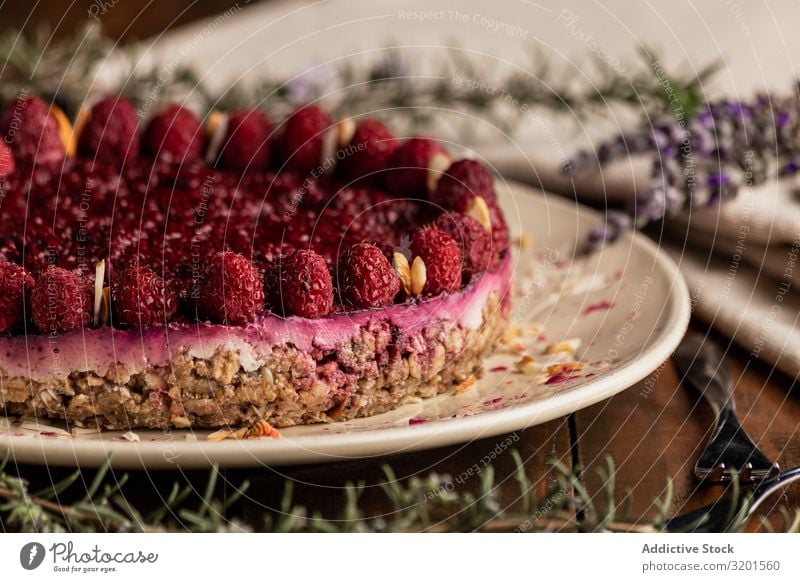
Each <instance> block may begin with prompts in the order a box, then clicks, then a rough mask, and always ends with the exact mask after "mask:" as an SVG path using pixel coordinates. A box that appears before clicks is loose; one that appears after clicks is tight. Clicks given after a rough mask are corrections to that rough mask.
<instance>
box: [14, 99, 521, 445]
mask: <svg viewBox="0 0 800 582" xmlns="http://www.w3.org/2000/svg"><path fill="white" fill-rule="evenodd" d="M75 117H76V121H75V123H74V127H73V124H71V123H70V121H69V120H68V118H67V116H66V115H65V114H64V113H62V112H61V111H60V110H59V109H57V108H56V107H51V106H49V105H48V104H46V103H45V102H44V101H42V100H41V99H39V98H37V97H34V96H30V95H25V96H22V97H21V98H19V99H17V100H15V101H12V102H11V103H8V104H7V105H6V109H5V113H4V115H3V119H2V127H0V131H2V134H3V136H4V140H3V142H2V143H1V144H0V220H2V223H1V224H2V226H0V334H1V335H0V410H3V411H4V412H5V414H9V415H20V416H37V417H45V418H60V419H65V420H66V421H67V422H68V423H71V424H73V425H76V426H98V427H104V428H117V429H118V428H131V427H152V428H155V427H162V428H169V427H190V426H194V427H218V426H252V425H257V424H259V423H261V425H263V424H264V423H269V424H270V425H272V426H275V427H285V426H291V425H296V424H306V423H317V422H330V421H336V420H346V419H351V418H354V417H358V416H369V415H374V414H377V413H381V412H384V411H387V410H391V409H393V408H396V407H398V406H400V405H402V404H403V403H406V402H410V401H414V400H417V399H419V398H425V397H429V396H433V395H436V394H438V393H442V392H444V391H446V390H448V389H449V388H450V387H452V386H453V385H454V384H457V383H460V382H463V381H465V380H467V379H468V378H470V377H471V376H472V375H474V374H477V373H479V372H480V368H481V364H482V361H483V359H484V358H485V356H486V355H487V354H489V353H490V352H491V351H492V350H493V349H494V347H495V346H496V345H497V343H498V342H499V340H500V338H501V336H502V335H503V333H504V331H505V327H506V324H507V319H508V310H509V295H508V288H509V282H510V278H511V262H510V257H509V250H508V230H507V227H506V222H505V220H504V218H503V215H502V212H501V211H500V209H499V206H498V204H497V200H496V197H495V192H494V186H493V181H492V178H491V175H490V174H489V172H488V171H487V170H486V169H485V168H484V167H483V166H482V165H481V164H480V163H478V162H476V161H474V160H468V159H464V160H455V161H454V160H452V159H451V157H450V155H449V154H448V153H447V151H446V150H445V149H444V148H443V147H442V145H441V144H439V143H438V142H437V141H435V140H433V139H431V138H428V137H412V138H408V139H397V138H395V136H394V135H393V134H392V132H391V131H390V130H389V129H388V128H387V127H386V126H385V125H384V124H382V123H381V122H379V121H377V120H375V119H371V118H364V119H359V120H352V119H344V120H338V121H334V120H332V119H331V118H330V117H329V115H328V114H326V112H325V111H323V110H322V109H321V108H319V107H316V106H313V105H306V106H303V107H300V108H298V109H297V110H296V111H295V112H294V113H292V114H291V115H290V116H289V117H288V119H285V120H283V122H282V123H280V124H275V123H273V121H272V120H271V119H270V118H269V117H268V116H267V115H266V114H265V113H264V112H263V111H261V110H256V109H253V110H242V111H233V112H229V113H222V112H219V111H214V112H211V113H210V114H209V115H207V116H206V121H205V123H204V122H202V121H201V120H200V118H199V117H198V116H197V115H196V114H195V113H193V112H192V111H190V110H189V109H187V108H184V107H182V106H179V105H171V106H169V107H166V108H165V109H163V110H162V111H160V112H159V113H157V114H156V115H154V116H152V117H151V118H150V119H148V120H142V119H140V115H139V112H137V110H136V108H135V106H134V105H133V104H132V103H130V102H129V101H127V100H126V99H124V98H121V97H109V98H104V99H101V100H99V101H96V102H95V103H94V104H93V105H92V106H91V107H88V108H86V109H85V110H83V111H81V112H79V113H78V114H77V115H76V116H75Z"/></svg>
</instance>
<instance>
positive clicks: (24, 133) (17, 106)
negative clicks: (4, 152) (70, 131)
mask: <svg viewBox="0 0 800 582" xmlns="http://www.w3.org/2000/svg"><path fill="white" fill-rule="evenodd" d="M2 133H3V136H4V137H5V140H6V143H7V144H9V145H10V146H11V150H12V151H13V152H14V158H15V159H16V161H18V162H20V163H22V164H25V165H28V166H33V165H35V164H51V163H54V162H58V161H61V160H62V159H63V158H64V155H65V153H66V150H65V148H64V142H62V141H61V136H60V134H59V130H58V122H57V121H56V119H55V117H53V116H52V115H51V114H50V108H49V107H48V106H47V104H46V103H45V102H44V101H42V100H41V99H39V98H38V97H22V98H18V99H14V100H13V101H12V102H11V103H9V104H8V107H6V110H5V113H4V114H3V122H2Z"/></svg>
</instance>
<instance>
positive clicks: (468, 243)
mask: <svg viewBox="0 0 800 582" xmlns="http://www.w3.org/2000/svg"><path fill="white" fill-rule="evenodd" d="M435 226H436V227H437V228H438V229H439V230H441V231H443V232H446V233H447V234H449V235H450V236H451V237H453V240H455V241H456V243H458V247H459V248H460V249H461V258H462V264H461V268H462V272H463V273H462V274H463V276H464V279H466V280H468V279H469V278H470V277H471V276H472V275H474V274H475V273H481V272H483V271H485V270H486V269H488V268H489V266H490V265H491V264H492V237H491V236H490V235H489V234H488V233H487V232H486V230H485V229H484V228H483V226H481V224H480V223H479V222H478V221H477V220H475V219H474V218H472V217H471V216H467V215H466V214H460V213H452V214H442V215H441V216H440V217H439V218H437V219H436V222H435Z"/></svg>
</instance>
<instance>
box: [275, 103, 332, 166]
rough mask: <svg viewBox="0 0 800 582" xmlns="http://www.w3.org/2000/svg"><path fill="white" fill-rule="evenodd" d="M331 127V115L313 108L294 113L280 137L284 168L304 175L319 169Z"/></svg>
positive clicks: (308, 107) (305, 108) (301, 108)
mask: <svg viewBox="0 0 800 582" xmlns="http://www.w3.org/2000/svg"><path fill="white" fill-rule="evenodd" d="M332 125H333V122H332V121H331V118H330V117H328V114H327V113H325V112H324V111H323V110H322V109H320V108H319V107H316V106H314V105H306V106H303V107H300V108H299V109H297V110H296V111H295V112H294V113H292V115H291V116H289V118H288V119H287V120H286V123H285V126H284V128H283V135H282V136H281V157H282V161H283V162H284V163H285V167H286V168H289V169H292V170H296V171H298V172H302V173H309V172H312V171H314V170H315V169H317V168H319V167H320V165H321V164H322V161H323V160H322V153H323V149H324V144H325V140H326V139H329V136H328V132H329V131H330V129H331V126H332Z"/></svg>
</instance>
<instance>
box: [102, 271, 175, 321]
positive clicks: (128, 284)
mask: <svg viewBox="0 0 800 582" xmlns="http://www.w3.org/2000/svg"><path fill="white" fill-rule="evenodd" d="M177 307H178V297H177V295H176V293H175V290H173V289H172V288H170V287H169V286H168V285H167V284H166V283H164V280H163V279H162V278H161V277H159V276H158V275H156V273H155V272H154V271H153V270H152V269H150V268H149V267H144V266H138V265H134V266H131V267H128V268H127V269H124V270H123V271H122V272H121V273H119V274H118V275H117V276H116V277H113V279H112V281H111V309H112V313H113V322H114V324H115V325H119V326H121V327H141V328H145V327H154V326H157V325H164V324H165V323H166V322H168V321H169V319H170V318H171V317H172V316H173V315H174V314H175V310H176V309H177Z"/></svg>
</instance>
